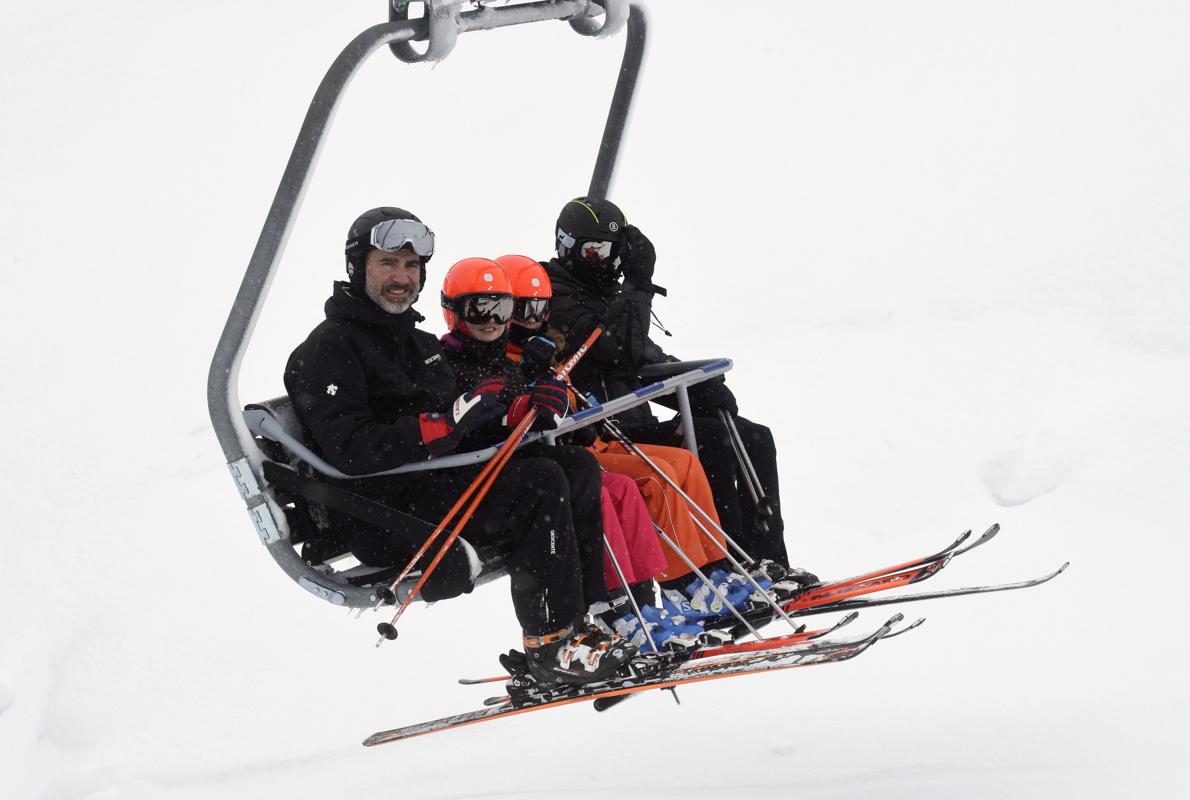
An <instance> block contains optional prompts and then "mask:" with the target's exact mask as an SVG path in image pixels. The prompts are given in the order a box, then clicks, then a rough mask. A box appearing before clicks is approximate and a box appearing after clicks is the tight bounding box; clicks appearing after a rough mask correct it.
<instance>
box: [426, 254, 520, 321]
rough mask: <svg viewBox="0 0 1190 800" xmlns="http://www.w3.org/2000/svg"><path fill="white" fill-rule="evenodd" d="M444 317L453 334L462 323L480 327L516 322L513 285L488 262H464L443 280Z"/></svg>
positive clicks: (488, 260) (474, 260) (494, 263)
mask: <svg viewBox="0 0 1190 800" xmlns="http://www.w3.org/2000/svg"><path fill="white" fill-rule="evenodd" d="M442 316H443V318H444V319H445V320H446V326H447V327H448V328H450V329H451V330H452V331H453V330H454V329H455V328H457V327H458V325H459V321H460V320H466V321H467V322H471V323H475V324H479V323H481V322H486V321H487V320H489V319H494V320H495V321H496V322H499V323H505V322H508V320H510V319H511V318H512V284H511V283H510V282H509V280H508V276H507V275H505V274H504V269H503V268H502V267H501V266H500V265H499V264H497V263H496V262H495V261H492V260H491V259H488V258H464V259H463V260H462V261H459V262H458V263H456V264H455V265H454V266H453V267H451V268H450V270H449V271H448V272H447V273H446V277H445V278H443V279H442Z"/></svg>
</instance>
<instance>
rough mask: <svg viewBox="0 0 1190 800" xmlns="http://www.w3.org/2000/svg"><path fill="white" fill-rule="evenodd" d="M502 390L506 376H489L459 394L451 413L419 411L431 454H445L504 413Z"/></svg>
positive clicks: (422, 439)
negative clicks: (464, 392)
mask: <svg viewBox="0 0 1190 800" xmlns="http://www.w3.org/2000/svg"><path fill="white" fill-rule="evenodd" d="M503 390H504V379H503V378H488V379H487V380H484V381H480V383H479V384H478V385H476V387H475V388H474V389H473V390H471V391H470V392H467V393H466V394H462V395H459V397H458V398H457V399H456V400H455V402H454V405H453V406H452V408H451V410H450V411H449V412H448V413H446V414H438V413H426V414H421V415H419V417H418V422H419V423H421V441H422V444H423V445H425V448H426V452H428V453H429V454H430V458H437V457H439V456H442V455H446V454H447V453H449V452H451V451H452V450H454V449H455V448H456V447H458V446H459V443H460V442H462V441H463V439H465V438H467V436H469V435H471V434H472V433H475V432H476V431H477V430H479V429H480V428H482V427H483V426H484V425H486V424H488V423H489V422H493V421H495V420H498V419H500V418H501V417H502V416H504V412H505V409H506V406H505V405H504V404H503V403H501V402H500V401H499V400H498V399H497V395H499V394H500V392H501V391H503Z"/></svg>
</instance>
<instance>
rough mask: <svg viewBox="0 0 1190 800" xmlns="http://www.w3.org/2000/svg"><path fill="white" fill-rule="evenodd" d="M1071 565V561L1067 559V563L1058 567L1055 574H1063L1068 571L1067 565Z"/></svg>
mask: <svg viewBox="0 0 1190 800" xmlns="http://www.w3.org/2000/svg"><path fill="white" fill-rule="evenodd" d="M1069 566H1070V562H1069V561H1067V562H1066V563H1065V564H1063V565H1062V566H1060V567H1058V571H1057V572H1055V573H1054V574H1055V575H1061V574H1062V573H1063V572H1065V571H1066V568H1067V567H1069Z"/></svg>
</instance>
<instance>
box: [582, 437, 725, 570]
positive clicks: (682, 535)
mask: <svg viewBox="0 0 1190 800" xmlns="http://www.w3.org/2000/svg"><path fill="white" fill-rule="evenodd" d="M637 447H638V448H640V450H641V451H642V452H643V453H644V454H645V455H647V456H648V457H649V458H650V459H652V460H653V462H654V463H655V464H656V465H657V466H658V467H660V468H661V470H662V471H664V472H665V474H666V475H668V476H669V477H670V478H671V479H672V480H673V482H674V483H676V484H677V485H678V486H680V487H682V491H683V492H685V493H686V494H687V495H689V497H690V499H692V500H693V501H694V502H695V503H697V504H698V506H699V507H700V508H701V509H702V510H703V511H705V512H707V514H708V515H709V516H710V518H711V519H713V520H714V521H715V524H716V525H718V524H719V515H718V514H717V513H716V512H715V498H714V497H713V496H712V495H711V486H710V484H709V483H707V475H706V473H705V472H703V469H702V464H701V463H699V461H698V458H697V457H695V455H694V454H693V453H691V452H690V451H689V450H686V449H684V448H681V447H666V446H664V445H658V444H638V445H637ZM590 450H591V452H593V453H594V454H595V458H596V460H597V461H599V463H600V464H602V465H603V467H604V468H605V469H607V470H608V471H609V472H619V473H621V474H624V475H628V476H629V477H631V478H632V479H633V480H635V481H636V485H637V486H639V487H640V492H641V495H642V496H643V497H644V498H645V506H646V507H647V508H648V509H649V516H650V517H652V519H653V521H654V522H656V523H657V524H658V525H659V526H661V529H662V530H664V531H665V532H666V533H667V534H669V536H670V538H671V539H673V540H674V541H675V542H677V543H678V547H680V548H682V552H683V553H685V554H686V557H687V558H689V559H690V560H691V561H693V562H694V564H695V566H698V567H702V566H703V565H704V564H708V563H710V562H712V561H718V560H719V559H721V558H723V551H722V550H721V549H720V548H719V547H716V546H715V545H714V544H712V543H711V541H710V540H709V539H708V538H707V535H706V534H705V533H703V531H702V530H701V529H700V528H699V527H698V525H696V524H695V522H694V519H695V515H696V514H697V513H698V512H696V511H692V510H691V509H690V507H689V506H688V505H687V504H686V501H685V500H683V499H682V498H681V496H680V495H679V494H678V493H677V492H676V491H675V490H674V488H673V487H672V486H670V485H669V484H668V483H666V482H665V481H664V480H662V479H661V478H660V477H659V476H658V475H657V473H656V472H654V471H653V468H652V467H650V466H649V465H648V464H646V463H645V462H644V461H643V460H642V459H641V458H639V457H637V456H635V455H633V454H632V453H629V452H628V451H627V450H625V449H624V447H623V446H622V445H620V444H619V443H618V442H604V441H602V440H599V441H597V442H596V443H595V445H594V446H593V447H591V448H590ZM697 519H698V521H699V522H701V523H702V524H703V525H704V526H705V527H706V528H707V529H708V530H710V531H711V533H712V535H713V536H714V537H715V539H716V540H717V541H718V542H719V544H720V545H723V544H724V541H723V534H721V533H718V532H716V531H715V530H714V529H713V528H711V526H710V525H708V524H707V521H706V519H705V518H703V517H702V516H701V515H699V516H698V517H697ZM661 549H662V552H663V553H664V554H665V562H666V566H665V572H663V573H662V574H660V575H658V576H657V579H658V580H661V581H669V580H673V579H675V578H680V577H682V576H683V575H688V574H690V573H691V570H690V567H688V566H686V563H685V562H684V561H682V559H681V558H679V557H678V555H677V553H675V552H674V551H673V550H672V549H671V548H670V547H669V545H667V544H665V543H664V542H662V544H661Z"/></svg>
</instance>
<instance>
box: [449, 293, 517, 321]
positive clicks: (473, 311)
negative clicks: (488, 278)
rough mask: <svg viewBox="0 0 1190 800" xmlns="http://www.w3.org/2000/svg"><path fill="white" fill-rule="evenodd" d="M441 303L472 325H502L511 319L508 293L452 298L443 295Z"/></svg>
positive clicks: (511, 301)
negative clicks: (489, 323)
mask: <svg viewBox="0 0 1190 800" xmlns="http://www.w3.org/2000/svg"><path fill="white" fill-rule="evenodd" d="M442 305H443V306H445V307H446V308H449V309H450V310H451V311H453V312H455V313H456V314H458V315H459V317H460V318H461V319H462V320H463V321H464V322H469V323H471V324H472V325H482V324H483V323H485V322H495V323H496V324H497V325H503V324H504V323H506V322H508V321H509V320H510V319H512V307H513V300H512V295H508V294H465V295H462V296H460V297H456V298H454V299H451V298H448V297H446V296H443V298H442Z"/></svg>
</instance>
